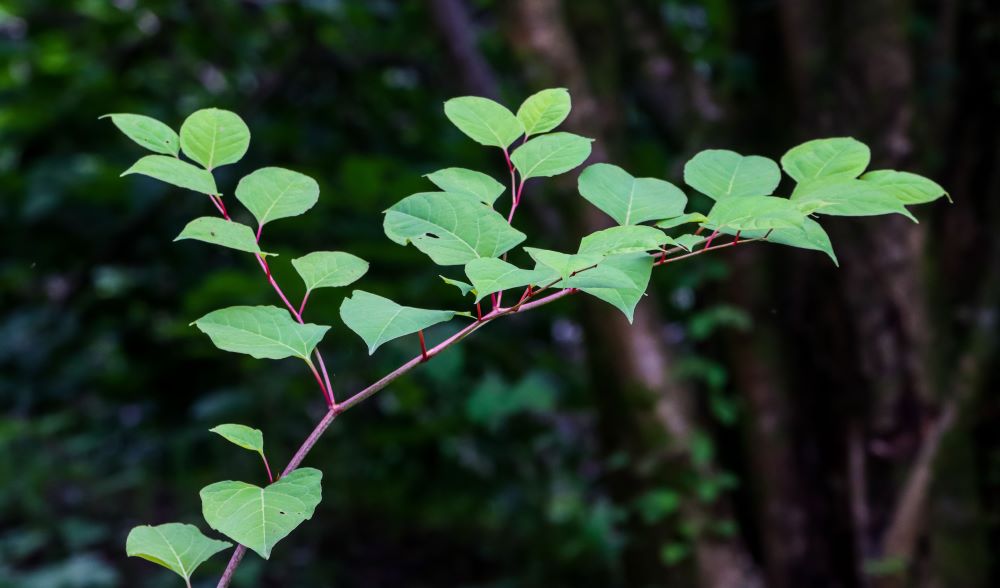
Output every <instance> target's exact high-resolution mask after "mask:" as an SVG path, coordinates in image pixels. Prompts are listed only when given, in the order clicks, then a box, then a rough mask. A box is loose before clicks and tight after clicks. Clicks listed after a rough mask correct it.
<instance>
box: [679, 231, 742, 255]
mask: <svg viewBox="0 0 1000 588" xmlns="http://www.w3.org/2000/svg"><path fill="white" fill-rule="evenodd" d="M733 232H734V233H735V232H736V231H733ZM704 240H705V237H702V236H699V235H681V236H680V237H674V244H675V245H677V246H678V247H681V248H682V249H686V250H687V251H692V250H694V248H695V247H696V246H697V245H698V244H699V243H701V242H702V241H704Z"/></svg>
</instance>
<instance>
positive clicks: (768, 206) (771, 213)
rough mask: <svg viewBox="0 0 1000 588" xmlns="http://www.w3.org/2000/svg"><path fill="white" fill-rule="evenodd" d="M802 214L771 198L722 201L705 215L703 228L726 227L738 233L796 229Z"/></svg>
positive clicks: (803, 213) (745, 197)
mask: <svg viewBox="0 0 1000 588" xmlns="http://www.w3.org/2000/svg"><path fill="white" fill-rule="evenodd" d="M805 218H806V213H805V212H803V211H802V210H800V209H799V208H798V207H797V206H796V205H795V203H793V202H792V201H790V200H788V199H787V198H777V197H773V196H743V197H742V198H724V199H722V200H719V201H717V202H716V203H715V206H713V207H712V210H711V211H709V213H708V221H707V224H709V225H711V227H712V228H722V227H729V228H731V229H737V230H742V231H747V230H753V229H781V228H787V227H797V226H799V225H801V224H802V222H803V221H804V220H805Z"/></svg>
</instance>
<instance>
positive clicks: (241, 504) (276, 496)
mask: <svg viewBox="0 0 1000 588" xmlns="http://www.w3.org/2000/svg"><path fill="white" fill-rule="evenodd" d="M322 478H323V474H322V472H320V471H319V470H317V469H313V468H301V469H298V470H295V471H293V472H292V473H290V474H288V475H287V476H282V477H281V479H279V480H278V481H277V482H275V483H273V484H271V485H269V486H267V487H265V488H261V487H260V486H254V485H253V484H247V483H246V482H233V481H226V482H216V483H215V484H211V485H209V486H205V487H204V488H202V489H201V492H200V495H201V510H202V514H203V515H204V517H205V521H207V522H208V524H209V526H210V527H212V528H213V529H215V530H216V531H218V532H220V533H222V534H223V535H225V536H226V537H229V538H230V539H232V540H233V541H236V542H237V543H239V544H241V545H245V546H247V547H248V548H250V549H252V550H254V551H256V552H257V553H258V554H259V555H260V556H261V557H263V558H264V559H268V558H270V557H271V550H272V549H273V548H274V546H275V545H276V544H277V543H278V542H279V541H281V540H282V539H284V538H285V537H287V536H288V534H289V533H291V532H292V531H294V530H295V528H296V527H298V526H299V525H300V524H302V522H303V521H307V520H309V519H310V518H312V515H313V511H314V510H315V509H316V505H318V504H319V502H320V500H321V498H322V487H321V481H322Z"/></svg>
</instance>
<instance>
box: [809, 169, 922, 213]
mask: <svg viewBox="0 0 1000 588" xmlns="http://www.w3.org/2000/svg"><path fill="white" fill-rule="evenodd" d="M792 202H794V203H795V204H796V205H797V206H798V207H799V208H801V209H802V210H804V211H806V212H808V213H816V214H829V215H833V216H877V215H882V214H891V213H895V214H901V215H903V216H905V217H907V218H909V219H911V220H913V221H916V219H915V218H914V217H913V215H912V214H910V211H908V210H906V207H905V206H904V205H903V202H902V201H901V200H900V199H899V198H897V197H896V196H894V195H893V194H892V192H890V191H889V189H887V188H884V187H882V186H880V185H878V184H877V183H874V182H866V181H863V180H857V179H854V178H849V177H845V176H838V177H832V178H820V179H818V180H812V181H808V182H803V183H801V184H799V185H798V186H796V187H795V191H794V192H792Z"/></svg>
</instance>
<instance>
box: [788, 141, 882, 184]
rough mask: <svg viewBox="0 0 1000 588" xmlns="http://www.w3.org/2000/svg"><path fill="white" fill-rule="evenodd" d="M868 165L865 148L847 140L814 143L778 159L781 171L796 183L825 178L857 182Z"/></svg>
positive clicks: (867, 154)
mask: <svg viewBox="0 0 1000 588" xmlns="http://www.w3.org/2000/svg"><path fill="white" fill-rule="evenodd" d="M869 161H871V151H869V149H868V146H867V145H865V144H864V143H862V142H861V141H858V140H856V139H852V138H850V137H835V138H832V139H815V140H813V141H807V142H805V143H803V144H801V145H799V146H798V147H792V148H791V149H789V150H788V153H785V155H784V156H783V157H782V158H781V167H782V168H784V170H785V173H787V174H788V175H790V176H791V177H792V178H793V179H794V180H795V181H796V182H806V181H809V180H815V179H816V178H823V177H827V176H846V177H848V178H856V177H858V176H860V175H861V172H863V171H865V168H866V167H868V162H869Z"/></svg>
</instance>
